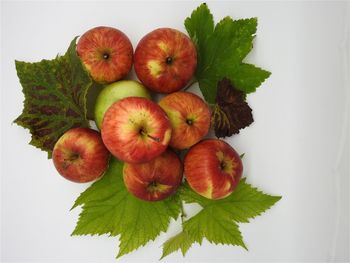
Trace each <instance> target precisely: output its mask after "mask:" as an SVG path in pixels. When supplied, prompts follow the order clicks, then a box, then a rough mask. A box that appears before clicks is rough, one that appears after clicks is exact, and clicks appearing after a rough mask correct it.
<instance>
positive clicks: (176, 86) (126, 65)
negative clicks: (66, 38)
mask: <svg viewBox="0 0 350 263" xmlns="http://www.w3.org/2000/svg"><path fill="white" fill-rule="evenodd" d="M77 54H78V56H79V57H80V58H81V61H82V63H83V65H84V66H85V68H86V70H87V71H88V72H89V74H90V75H91V77H92V78H93V79H94V81H96V82H98V83H102V84H105V86H104V88H103V89H102V91H101V92H100V93H99V95H98V97H97V99H96V105H95V122H96V126H97V127H98V129H99V130H100V132H98V131H96V130H92V129H89V128H73V129H71V130H69V131H67V132H66V133H65V134H63V135H62V137H61V138H60V139H59V140H58V141H57V143H56V145H55V147H54V149H53V162H54V165H55V167H56V169H57V170H58V172H59V173H60V174H61V175H62V176H63V177H65V178H66V179H69V180H71V181H74V182H91V181H94V180H96V179H98V178H100V177H101V176H102V175H103V174H104V172H105V171H106V169H107V167H108V160H109V157H110V154H112V155H113V156H114V157H115V158H117V159H119V160H121V161H123V162H124V168H123V178H124V183H125V186H126V188H127V189H128V191H129V192H130V193H132V194H133V195H134V196H136V197H138V198H140V199H143V200H148V201H157V200H162V199H164V198H166V197H168V196H170V195H171V194H173V193H174V192H175V191H176V189H177V188H178V187H179V185H180V184H181V182H182V180H183V174H184V175H185V178H186V180H187V182H188V183H189V185H190V187H191V188H192V189H193V190H194V191H195V192H197V193H198V194H200V195H202V196H205V197H207V198H210V199H220V198H224V197H226V196H228V195H229V194H230V193H232V191H233V190H234V189H235V187H236V186H237V184H238V182H239V180H240V177H241V175H242V170H243V167H242V162H241V159H240V156H239V155H238V154H237V152H236V151H235V150H234V149H233V148H232V147H231V146H230V145H229V144H227V143H225V142H224V141H222V140H218V139H203V138H204V137H205V136H206V135H207V134H208V131H209V129H210V118H211V111H210V108H209V107H208V105H207V104H206V103H205V102H204V101H203V100H202V99H201V98H200V97H198V96H197V95H195V94H193V93H190V92H186V91H180V90H181V89H183V88H184V87H185V86H186V85H187V84H188V82H189V81H190V80H191V79H192V77H193V74H194V71H195V69H196V65H197V55H196V48H195V46H194V44H193V43H192V41H191V39H190V38H188V37H187V36H186V35H185V34H184V33H182V32H180V31H178V30H175V29H171V28H160V29H156V30H154V31H152V32H150V33H148V34H147V35H146V36H144V37H143V38H142V40H141V41H140V42H139V43H138V45H137V48H136V50H135V53H133V47H132V44H131V42H130V40H129V39H128V37H127V36H126V35H125V34H124V33H122V32H121V31H119V30H117V29H115V28H111V27H96V28H93V29H91V30H89V31H87V32H86V33H85V34H83V35H82V36H81V37H80V39H79V41H78V43H77ZM133 63H134V68H135V72H136V75H137V77H138V78H139V80H140V81H141V83H139V82H137V81H133V80H121V79H123V78H125V77H126V75H127V74H128V73H129V71H130V70H131V67H132V65H133ZM150 91H153V92H158V93H165V94H167V95H165V96H164V97H163V98H162V99H161V100H160V101H159V103H156V102H153V101H152V100H151V95H150ZM174 150H175V151H174ZM180 150H187V152H186V155H185V157H184V160H183V161H182V160H181V159H180V158H179V156H178V154H177V153H178V152H180ZM176 152H177V153H176Z"/></svg>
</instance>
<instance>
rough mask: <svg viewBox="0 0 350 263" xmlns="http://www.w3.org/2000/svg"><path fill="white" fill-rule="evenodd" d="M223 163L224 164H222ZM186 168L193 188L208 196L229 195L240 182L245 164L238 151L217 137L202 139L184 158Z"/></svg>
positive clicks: (218, 197)
mask: <svg viewBox="0 0 350 263" xmlns="http://www.w3.org/2000/svg"><path fill="white" fill-rule="evenodd" d="M221 162H224V163H225V167H224V168H222V167H221ZM184 171H185V177H186V179H187V182H188V183H189V185H190V187H191V188H192V189H193V190H194V191H195V192H197V193H198V194H200V195H202V196H204V197H206V198H209V199H222V198H225V197H227V196H228V195H230V194H231V193H232V192H233V191H234V189H235V188H236V186H237V185H238V183H239V180H240V178H241V176H242V172H243V165H242V161H241V158H240V156H239V155H238V153H237V152H236V151H235V150H234V149H233V148H232V147H231V146H230V145H229V144H227V143H226V142H224V141H222V140H218V139H207V140H203V141H201V142H199V143H197V144H196V145H194V146H193V147H192V148H191V149H190V150H189V151H188V153H187V154H186V156H185V159H184Z"/></svg>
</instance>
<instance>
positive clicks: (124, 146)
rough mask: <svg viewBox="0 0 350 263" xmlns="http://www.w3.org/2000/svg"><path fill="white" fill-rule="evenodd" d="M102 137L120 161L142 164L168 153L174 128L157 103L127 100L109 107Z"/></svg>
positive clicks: (146, 100) (142, 99) (143, 99)
mask: <svg viewBox="0 0 350 263" xmlns="http://www.w3.org/2000/svg"><path fill="white" fill-rule="evenodd" d="M101 134H102V140H103V142H104V144H105V145H106V147H107V149H108V150H109V151H110V152H111V153H112V154H113V155H114V156H115V157H116V158H118V159H119V160H122V161H125V162H129V163H142V162H147V161H150V160H152V159H153V158H155V157H157V156H158V155H160V154H161V153H163V152H164V151H165V150H166V148H167V146H168V144H169V141H170V137H171V126H170V122H169V119H168V117H167V116H166V114H165V112H164V111H163V110H162V108H161V107H159V106H158V105H157V104H156V103H154V102H153V101H151V100H148V99H145V98H141V97H127V98H124V99H121V100H119V101H117V102H115V103H114V104H113V105H112V106H111V107H109V108H108V110H107V111H106V113H105V116H104V118H103V121H102V128H101Z"/></svg>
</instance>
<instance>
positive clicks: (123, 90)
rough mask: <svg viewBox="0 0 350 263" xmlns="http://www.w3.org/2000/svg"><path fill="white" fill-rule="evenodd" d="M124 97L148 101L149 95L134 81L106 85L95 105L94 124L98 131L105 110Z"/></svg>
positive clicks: (121, 81)
mask: <svg viewBox="0 0 350 263" xmlns="http://www.w3.org/2000/svg"><path fill="white" fill-rule="evenodd" d="M126 97H143V98H147V99H150V98H151V95H150V93H149V92H148V90H147V89H146V88H145V87H144V86H143V85H142V84H141V83H139V82H137V81H134V80H120V81H117V82H114V83H111V84H109V85H107V86H106V87H104V88H103V89H102V91H101V92H100V93H99V95H98V97H97V99H96V104H95V122H96V125H97V127H98V128H99V129H100V128H101V125H102V120H103V116H104V115H105V113H106V111H107V109H108V108H109V107H110V106H111V105H112V104H113V103H114V102H116V101H118V100H120V99H123V98H126Z"/></svg>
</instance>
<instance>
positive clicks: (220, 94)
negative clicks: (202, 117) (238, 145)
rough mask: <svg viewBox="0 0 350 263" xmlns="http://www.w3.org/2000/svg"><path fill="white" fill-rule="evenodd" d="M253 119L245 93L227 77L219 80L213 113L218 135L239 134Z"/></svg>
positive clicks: (213, 122) (213, 123) (219, 136)
mask: <svg viewBox="0 0 350 263" xmlns="http://www.w3.org/2000/svg"><path fill="white" fill-rule="evenodd" d="M253 121H254V120H253V115H252V109H251V108H250V107H249V105H248V103H247V102H246V101H245V93H244V92H242V91H239V90H237V89H236V88H235V87H233V86H232V84H231V82H230V80H229V79H227V78H224V79H222V80H221V81H219V82H218V84H217V93H216V104H215V105H214V109H213V114H212V125H213V127H214V130H215V135H216V137H218V138H221V137H226V136H231V135H232V134H237V133H239V130H240V129H243V128H245V127H247V126H249V125H250V124H251V123H252V122H253Z"/></svg>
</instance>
